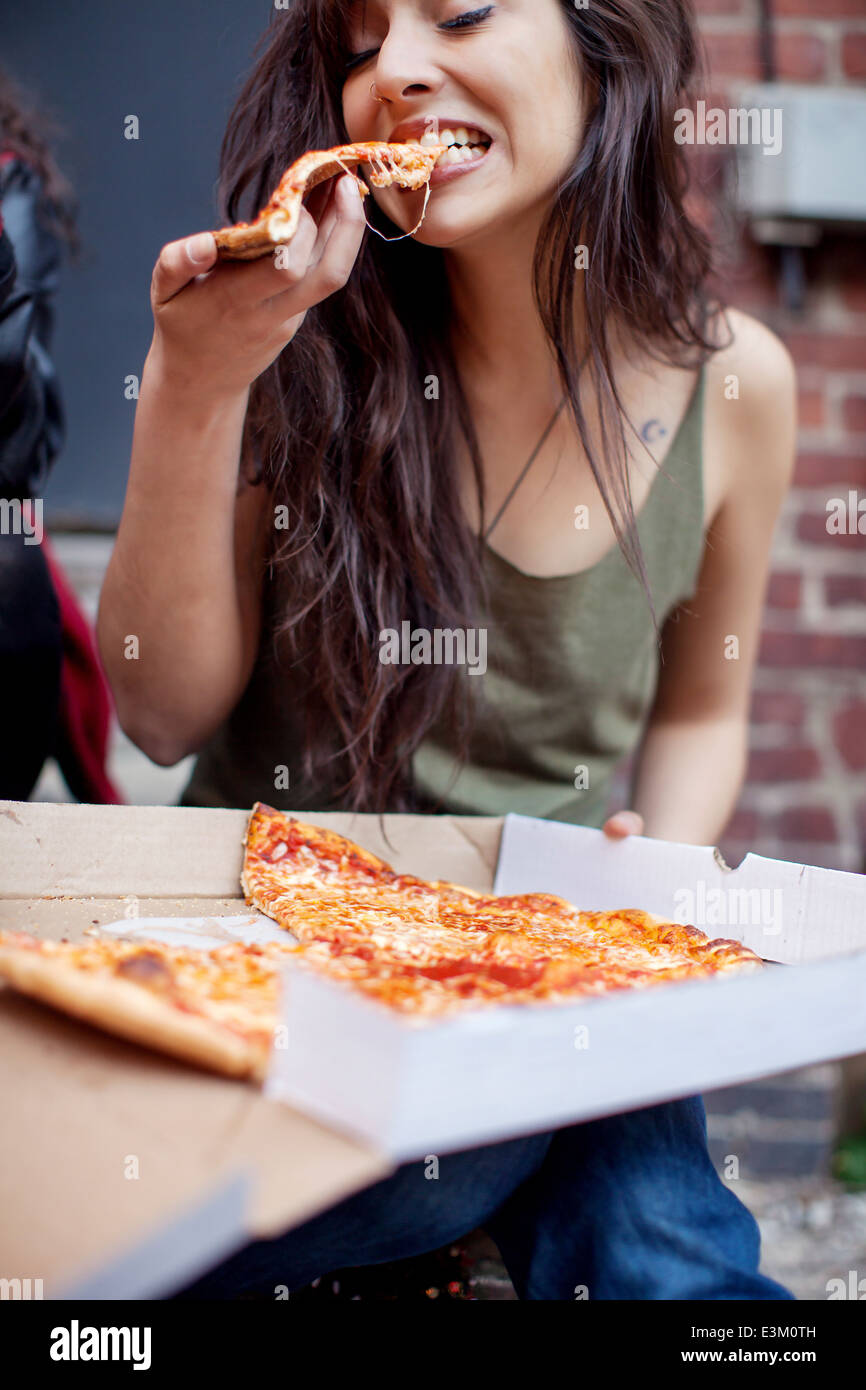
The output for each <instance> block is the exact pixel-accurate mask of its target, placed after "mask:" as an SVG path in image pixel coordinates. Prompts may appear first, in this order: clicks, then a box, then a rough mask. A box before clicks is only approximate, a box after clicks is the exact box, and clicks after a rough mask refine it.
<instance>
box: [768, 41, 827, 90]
mask: <svg viewBox="0 0 866 1390" xmlns="http://www.w3.org/2000/svg"><path fill="white" fill-rule="evenodd" d="M776 62H777V65H778V70H779V77H780V78H783V79H788V80H789V81H793V82H820V80H821V79H822V78H823V77H824V75H825V73H826V71H827V45H826V44H825V42H824V40H823V39H821V38H819V37H818V35H817V34H778V35H777V36H776Z"/></svg>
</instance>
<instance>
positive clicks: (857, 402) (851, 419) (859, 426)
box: [842, 396, 866, 433]
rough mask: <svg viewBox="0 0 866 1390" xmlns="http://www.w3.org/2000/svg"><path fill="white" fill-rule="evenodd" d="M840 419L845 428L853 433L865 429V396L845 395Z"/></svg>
mask: <svg viewBox="0 0 866 1390" xmlns="http://www.w3.org/2000/svg"><path fill="white" fill-rule="evenodd" d="M842 419H843V421H844V424H845V428H846V430H853V431H854V432H855V433H859V432H860V431H861V430H866V396H846V397H845V400H844V401H843V402H842Z"/></svg>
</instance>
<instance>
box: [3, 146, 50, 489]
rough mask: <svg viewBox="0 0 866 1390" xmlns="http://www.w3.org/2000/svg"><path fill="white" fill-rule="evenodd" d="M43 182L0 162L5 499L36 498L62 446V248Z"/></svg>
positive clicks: (13, 161) (26, 169)
mask: <svg viewBox="0 0 866 1390" xmlns="http://www.w3.org/2000/svg"><path fill="white" fill-rule="evenodd" d="M41 187H42V185H41V179H40V176H39V174H38V173H37V172H36V170H35V169H32V168H31V167H30V166H29V165H27V164H25V163H24V162H23V161H22V160H21V159H19V158H18V157H17V156H14V155H13V156H11V157H10V156H9V155H8V154H5V155H4V154H0V217H2V224H3V231H2V233H0V497H7V498H11V497H20V498H25V497H37V496H39V495H40V492H41V489H42V487H43V485H44V482H45V478H46V476H47V474H48V470H49V468H50V467H51V465H52V463H53V462H54V460H55V458H56V456H57V454H58V452H59V450H60V446H61V444H62V442H63V432H64V417H63V407H62V403H61V398H60V389H59V386H58V383H57V375H56V373H55V370H54V365H53V363H52V361H51V358H50V357H49V349H50V346H51V338H52V333H53V328H54V310H53V304H52V300H53V296H54V294H55V293H56V291H57V287H58V282H59V275H60V261H61V244H60V241H59V238H58V237H57V236H56V235H55V234H54V233H53V232H52V231H51V230H50V228H48V227H46V226H45V223H44V214H42V213H41V210H40V209H39V207H38V204H39V195H40V192H41Z"/></svg>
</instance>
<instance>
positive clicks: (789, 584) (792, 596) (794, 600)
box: [767, 572, 803, 608]
mask: <svg viewBox="0 0 866 1390" xmlns="http://www.w3.org/2000/svg"><path fill="white" fill-rule="evenodd" d="M802 589H803V576H802V575H801V574H795V573H781V572H780V573H776V574H771V575H770V582H769V584H768V585H767V606H768V607H769V608H799V607H800V598H801V594H802Z"/></svg>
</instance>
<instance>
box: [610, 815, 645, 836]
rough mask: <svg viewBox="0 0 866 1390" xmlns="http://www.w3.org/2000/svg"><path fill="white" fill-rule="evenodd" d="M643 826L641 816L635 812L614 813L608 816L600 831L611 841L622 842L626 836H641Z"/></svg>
mask: <svg viewBox="0 0 866 1390" xmlns="http://www.w3.org/2000/svg"><path fill="white" fill-rule="evenodd" d="M643 826H644V822H643V816H639V815H638V813H637V811H616V812H615V813H614V815H612V816H608V818H607V820H606V821H605V823H604V825H603V826H602V829H603V831H604V833H605V835H607V836H608V837H609V838H610V839H611V840H624V839H625V837H626V835H642V834H643V833H644V831H643Z"/></svg>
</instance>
